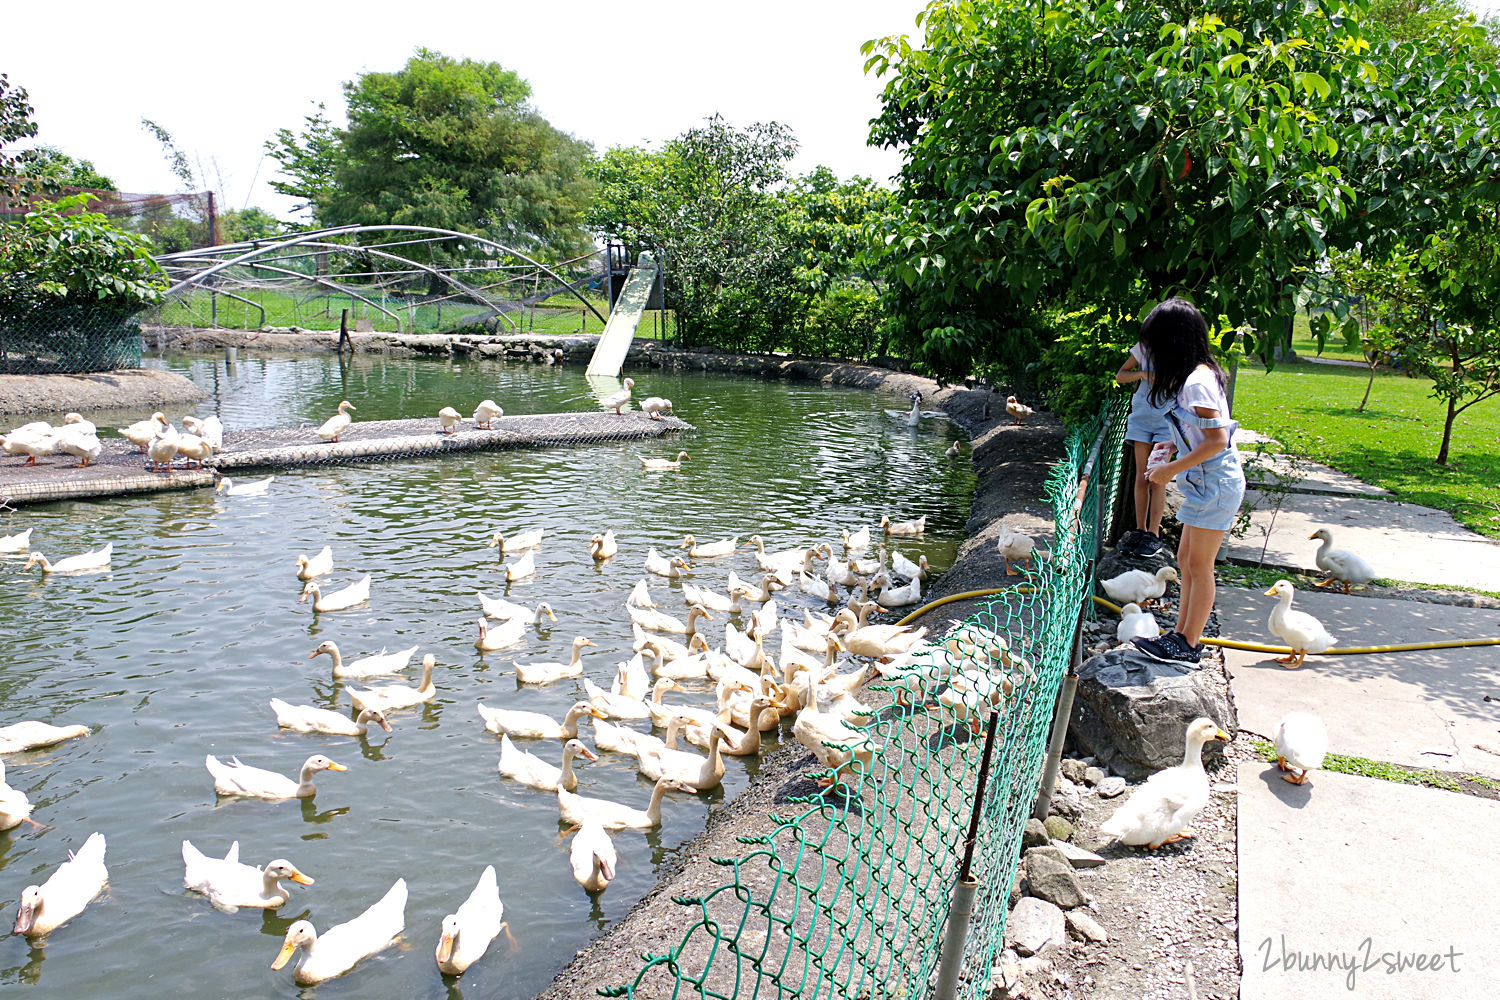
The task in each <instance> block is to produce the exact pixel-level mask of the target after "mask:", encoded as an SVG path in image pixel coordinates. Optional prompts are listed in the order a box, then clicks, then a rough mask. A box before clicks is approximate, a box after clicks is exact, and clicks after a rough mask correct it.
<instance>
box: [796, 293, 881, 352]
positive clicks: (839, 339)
mask: <svg viewBox="0 0 1500 1000" xmlns="http://www.w3.org/2000/svg"><path fill="white" fill-rule="evenodd" d="M802 342H803V343H804V344H806V345H807V349H808V350H809V351H813V352H816V353H818V354H820V355H822V356H823V357H830V358H861V359H863V358H869V357H873V356H875V355H877V354H882V353H884V352H885V343H886V324H885V312H884V310H882V309H881V307H880V298H879V296H877V295H876V294H875V293H874V291H872V290H870V289H867V288H859V287H852V286H844V287H840V288H834V289H832V290H831V291H829V292H828V293H827V294H826V295H821V296H819V297H818V298H816V299H814V300H813V301H812V303H811V305H809V306H808V310H807V325H806V327H805V333H804V336H803V338H802Z"/></svg>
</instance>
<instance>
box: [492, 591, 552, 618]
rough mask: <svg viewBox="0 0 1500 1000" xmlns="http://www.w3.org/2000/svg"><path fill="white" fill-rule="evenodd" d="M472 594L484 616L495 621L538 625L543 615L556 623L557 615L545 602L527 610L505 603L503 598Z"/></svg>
mask: <svg viewBox="0 0 1500 1000" xmlns="http://www.w3.org/2000/svg"><path fill="white" fill-rule="evenodd" d="M474 594H475V596H476V597H478V598H479V606H480V607H481V608H483V609H484V616H485V617H486V618H492V619H494V620H495V621H501V622H508V621H513V620H515V619H517V618H520V619H524V620H531V621H534V622H536V623H538V624H540V623H541V620H542V616H544V615H545V616H546V617H547V619H548V620H549V621H554V622H555V621H557V615H556V614H554V613H553V611H552V605H550V604H548V603H547V602H546V601H542V602H541V603H540V604H538V605H537V606H536V607H535V608H528V607H527V606H526V605H524V604H516V603H515V602H514V601H507V600H505V598H503V597H486V596H484V595H483V594H481V593H479V592H478V591H475V592H474Z"/></svg>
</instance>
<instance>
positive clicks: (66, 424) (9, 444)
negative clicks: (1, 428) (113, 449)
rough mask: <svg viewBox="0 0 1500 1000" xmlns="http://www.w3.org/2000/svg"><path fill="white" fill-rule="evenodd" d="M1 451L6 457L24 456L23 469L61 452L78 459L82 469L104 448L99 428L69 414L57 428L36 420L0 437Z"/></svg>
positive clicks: (77, 414) (80, 417)
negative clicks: (100, 439)
mask: <svg viewBox="0 0 1500 1000" xmlns="http://www.w3.org/2000/svg"><path fill="white" fill-rule="evenodd" d="M0 450H4V451H5V453H6V454H8V455H25V456H26V462H25V463H24V464H26V465H35V464H36V460H37V459H38V458H41V457H43V456H45V455H52V454H56V453H57V452H63V453H65V454H68V455H75V456H77V458H78V459H79V462H78V464H79V466H80V467H82V466H86V465H88V464H89V463H90V462H92V461H94V459H96V458H98V457H99V456H100V454H102V453H103V451H104V448H103V446H102V445H101V444H100V443H99V432H98V428H96V427H95V426H94V425H93V424H92V423H90V422H89V421H87V420H85V419H83V415H82V414H79V413H69V414H67V415H66V416H64V417H63V423H62V425H61V426H59V427H53V426H52V425H51V424H49V423H47V421H45V420H35V421H32V422H31V423H29V424H22V425H21V426H20V427H16V428H14V429H13V430H11V432H10V433H9V434H5V435H3V436H0Z"/></svg>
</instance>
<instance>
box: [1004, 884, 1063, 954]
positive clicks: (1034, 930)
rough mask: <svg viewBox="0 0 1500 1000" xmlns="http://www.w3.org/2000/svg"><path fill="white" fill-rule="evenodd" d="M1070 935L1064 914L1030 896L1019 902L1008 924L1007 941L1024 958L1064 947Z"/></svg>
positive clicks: (1006, 928)
mask: <svg viewBox="0 0 1500 1000" xmlns="http://www.w3.org/2000/svg"><path fill="white" fill-rule="evenodd" d="M1067 936H1068V932H1067V921H1066V919H1065V918H1064V917H1063V911H1062V910H1060V909H1058V908H1057V907H1056V906H1054V905H1052V904H1051V903H1049V902H1047V901H1046V900H1045V899H1037V898H1036V897H1035V896H1027V897H1026V898H1025V899H1022V900H1021V901H1020V902H1019V903H1017V904H1016V908H1015V909H1014V910H1012V911H1010V919H1009V920H1007V921H1006V924H1005V937H1006V940H1007V941H1008V942H1009V943H1010V945H1011V947H1013V948H1015V950H1016V954H1018V955H1021V956H1026V955H1036V954H1039V953H1041V952H1043V951H1047V950H1050V949H1053V948H1058V947H1061V946H1062V944H1063V943H1064V942H1065V941H1066V940H1067Z"/></svg>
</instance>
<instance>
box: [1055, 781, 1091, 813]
mask: <svg viewBox="0 0 1500 1000" xmlns="http://www.w3.org/2000/svg"><path fill="white" fill-rule="evenodd" d="M1047 813H1048V815H1057V816H1066V817H1068V818H1069V819H1077V818H1078V817H1079V816H1082V815H1083V793H1082V792H1080V791H1079V790H1078V786H1077V785H1075V784H1073V783H1072V782H1071V781H1069V780H1068V779H1067V778H1063V777H1059V778H1058V779H1057V787H1056V788H1054V789H1053V790H1052V802H1051V804H1050V805H1049V806H1048V808H1047Z"/></svg>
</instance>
